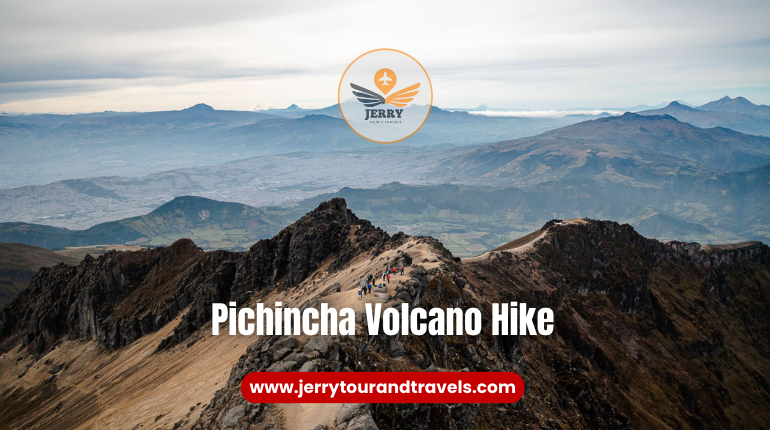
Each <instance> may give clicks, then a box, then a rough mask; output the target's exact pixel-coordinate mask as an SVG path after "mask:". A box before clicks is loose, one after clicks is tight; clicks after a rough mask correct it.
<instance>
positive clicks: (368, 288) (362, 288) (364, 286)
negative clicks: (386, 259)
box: [358, 266, 404, 300]
mask: <svg viewBox="0 0 770 430" xmlns="http://www.w3.org/2000/svg"><path fill="white" fill-rule="evenodd" d="M398 272H399V270H398V269H397V268H396V267H391V266H388V268H387V270H385V271H384V272H382V283H380V284H378V285H377V286H378V287H385V284H386V283H388V284H390V275H391V274H393V275H396V274H398ZM403 274H404V266H401V275H403ZM374 279H375V277H374V275H372V274H369V275H368V276H366V277H364V278H361V281H360V282H359V285H358V300H361V297H363V296H365V295H366V294H367V293H368V294H371V293H372V285H373V284H374Z"/></svg>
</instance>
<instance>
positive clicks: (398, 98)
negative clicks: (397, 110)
mask: <svg viewBox="0 0 770 430" xmlns="http://www.w3.org/2000/svg"><path fill="white" fill-rule="evenodd" d="M418 88H420V83H419V82H418V83H416V84H414V85H412V86H409V87H406V88H404V89H403V90H398V91H396V92H395V93H393V94H391V95H389V96H388V98H386V99H385V103H387V104H389V105H393V106H397V107H404V106H406V104H407V103H409V102H410V101H412V99H414V97H415V96H416V95H417V93H418V92H419V91H420V90H419V89H418ZM359 100H360V99H359Z"/></svg>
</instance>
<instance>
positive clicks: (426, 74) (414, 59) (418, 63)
mask: <svg viewBox="0 0 770 430" xmlns="http://www.w3.org/2000/svg"><path fill="white" fill-rule="evenodd" d="M376 51H393V52H398V53H399V54H404V55H406V56H407V57H409V58H411V59H412V61H414V62H415V63H417V65H418V66H420V68H421V69H422V71H423V73H425V77H426V78H428V85H429V86H430V105H429V107H428V114H427V115H425V119H424V120H422V124H420V126H419V127H417V130H415V131H413V132H412V134H410V135H409V136H406V137H404V138H401V139H398V140H393V141H390V142H380V141H379V140H373V139H369V138H368V137H364V136H362V135H361V133H359V132H357V131H356V129H355V128H353V126H352V125H350V123H349V122H348V120H347V118H345V113H343V112H342V102H341V101H340V92H341V91H342V81H343V80H345V75H346V74H347V73H348V69H350V66H352V65H353V64H355V62H356V61H358V60H359V59H360V58H361V57H363V56H364V55H368V54H371V53H372V52H376ZM337 106H338V107H339V108H340V114H341V115H342V120H343V121H345V124H347V125H348V127H349V128H350V129H351V130H353V133H355V134H357V135H358V137H361V138H363V139H366V140H368V141H369V142H374V143H381V144H384V145H389V144H391V143H396V142H401V141H402V140H406V139H409V138H410V137H412V136H414V134H415V133H417V132H418V131H420V129H421V128H422V126H423V125H425V121H427V120H428V117H429V116H430V111H431V109H433V83H431V81H430V76H429V75H428V71H427V70H425V67H422V64H420V62H419V61H417V59H416V58H414V57H412V56H411V55H409V54H407V53H406V52H404V51H399V50H398V49H392V48H379V49H372V50H371V51H368V52H364V53H363V54H361V55H359V56H358V57H356V59H355V60H353V61H352V62H351V63H350V64H349V65H348V67H347V68H345V71H344V72H343V73H342V77H341V78H340V84H339V85H338V86H337Z"/></svg>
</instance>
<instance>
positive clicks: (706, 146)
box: [441, 113, 770, 186]
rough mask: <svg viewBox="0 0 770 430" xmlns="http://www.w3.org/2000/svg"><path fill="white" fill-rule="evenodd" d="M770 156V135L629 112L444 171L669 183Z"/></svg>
mask: <svg viewBox="0 0 770 430" xmlns="http://www.w3.org/2000/svg"><path fill="white" fill-rule="evenodd" d="M768 163H770V138H767V137H762V136H751V135H746V134H742V133H739V132H736V131H732V130H728V129H723V128H712V129H703V128H698V127H695V126H692V125H690V124H687V123H684V122H680V121H677V120H676V119H675V118H673V117H671V116H668V115H649V116H644V115H639V114H634V113H626V114H625V115H622V116H619V117H608V118H600V119H596V120H592V121H584V122H581V123H578V124H575V125H571V126H567V127H563V128H560V129H557V130H552V131H548V132H545V133H543V134H540V135H538V136H535V137H530V138H522V139H517V140H511V141H506V142H500V143H497V144H494V145H486V146H483V147H480V148H478V149H476V150H473V151H470V152H468V153H467V154H462V155H460V156H458V157H457V158H455V159H451V160H447V161H446V162H444V164H443V165H442V166H441V171H442V172H443V174H444V175H445V177H446V179H447V180H450V181H461V182H469V183H484V184H489V185H497V186H499V185H503V184H508V185H510V184H520V185H527V184H536V183H541V182H546V181H551V180H559V179H563V178H570V177H591V178H600V179H604V180H605V181H610V182H624V183H627V184H628V185H631V186H646V185H653V186H662V185H664V184H666V183H668V182H669V181H670V180H671V178H672V177H673V176H674V175H676V176H683V175H684V176H696V175H701V174H704V173H710V172H719V171H741V170H749V169H753V168H757V167H760V166H762V165H765V164H768ZM645 184H646V185H645Z"/></svg>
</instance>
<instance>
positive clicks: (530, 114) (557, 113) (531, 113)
mask: <svg viewBox="0 0 770 430" xmlns="http://www.w3.org/2000/svg"><path fill="white" fill-rule="evenodd" d="M468 113H469V114H471V115H482V116H499V117H518V118H561V117H565V116H567V115H601V114H605V113H606V114H610V115H622V114H623V112H622V111H617V110H606V109H590V110H504V111H495V110H469V111H468Z"/></svg>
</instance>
